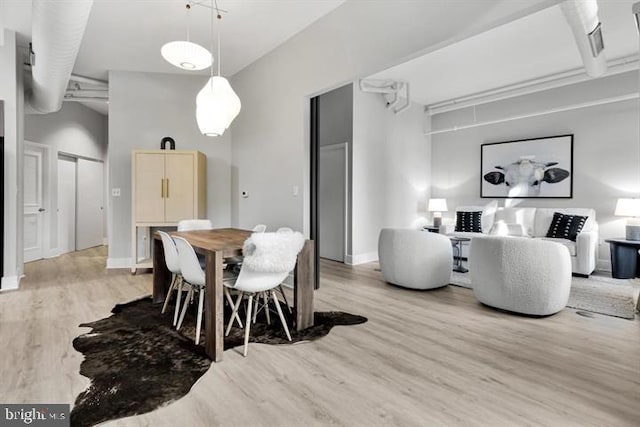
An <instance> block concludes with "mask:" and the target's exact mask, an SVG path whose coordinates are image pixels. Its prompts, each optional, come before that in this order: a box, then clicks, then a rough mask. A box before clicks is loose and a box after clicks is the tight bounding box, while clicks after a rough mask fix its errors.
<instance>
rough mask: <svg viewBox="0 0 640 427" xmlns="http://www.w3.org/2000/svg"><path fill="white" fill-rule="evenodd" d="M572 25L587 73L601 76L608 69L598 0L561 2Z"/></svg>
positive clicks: (565, 15) (568, 0)
mask: <svg viewBox="0 0 640 427" xmlns="http://www.w3.org/2000/svg"><path fill="white" fill-rule="evenodd" d="M560 7H561V8H562V13H563V14H564V17H565V19H566V20H567V22H568V23H569V26H570V27H571V31H572V32H573V37H574V38H575V39H576V44H577V45H578V51H579V52H580V56H581V57H582V62H583V64H584V68H585V70H586V71H587V74H588V75H589V76H591V77H599V76H601V75H603V74H604V73H605V72H606V71H607V61H606V59H605V57H604V43H603V40H602V30H601V27H600V19H599V18H598V1H597V0H565V1H563V2H562V3H561V4H560Z"/></svg>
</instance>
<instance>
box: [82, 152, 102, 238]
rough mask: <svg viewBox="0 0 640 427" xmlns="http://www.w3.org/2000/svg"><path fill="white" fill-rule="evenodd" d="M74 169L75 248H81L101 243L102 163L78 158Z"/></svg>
mask: <svg viewBox="0 0 640 427" xmlns="http://www.w3.org/2000/svg"><path fill="white" fill-rule="evenodd" d="M76 171H77V183H78V185H77V197H76V250H82V249H87V248H92V247H94V246H99V245H102V240H103V236H104V232H103V230H102V227H103V219H102V218H103V213H104V204H103V192H104V187H103V185H104V184H103V177H104V165H103V163H102V162H97V161H92V160H85V159H78V162H77V169H76Z"/></svg>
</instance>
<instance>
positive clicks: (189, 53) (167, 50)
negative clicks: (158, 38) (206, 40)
mask: <svg viewBox="0 0 640 427" xmlns="http://www.w3.org/2000/svg"><path fill="white" fill-rule="evenodd" d="M186 9H187V40H186V41H184V40H179V41H173V42H169V43H167V44H165V45H164V46H162V48H161V49H160V54H162V57H163V58H164V59H165V60H166V61H167V62H168V63H170V64H171V65H174V66H176V67H178V68H182V69H183V70H188V71H195V70H204V69H205V68H207V67H209V66H211V64H212V63H213V56H212V55H211V52H209V51H208V50H207V49H205V48H204V47H202V46H200V45H199V44H196V43H193V42H191V41H190V37H189V11H190V10H191V5H190V4H189V3H187V5H186Z"/></svg>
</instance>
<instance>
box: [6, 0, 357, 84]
mask: <svg viewBox="0 0 640 427" xmlns="http://www.w3.org/2000/svg"><path fill="white" fill-rule="evenodd" d="M4 1H5V4H4V6H3V8H4V9H3V11H2V12H3V13H4V14H5V17H6V18H4V19H3V21H4V25H5V26H7V27H9V28H11V29H14V30H16V31H17V32H18V33H19V34H20V40H21V42H22V43H23V44H25V45H26V42H28V41H29V40H30V38H31V0H4ZM343 2H344V0H296V1H290V0H233V1H232V0H218V5H219V7H220V8H221V9H224V10H227V11H228V13H225V14H223V20H222V26H221V36H222V62H221V65H222V74H223V75H227V76H229V75H233V74H234V73H236V72H237V71H239V70H241V69H242V68H244V67H245V66H247V65H248V64H250V63H251V62H253V61H255V60H256V59H258V58H260V57H261V56H263V55H264V54H266V53H267V52H269V51H270V50H272V49H274V48H275V47H277V46H278V45H280V44H282V43H283V42H284V41H285V40H287V39H288V38H290V37H292V36H293V35H295V34H296V33H298V32H300V31H301V30H302V29H304V28H305V27H307V26H309V25H310V24H311V23H313V22H314V21H316V20H317V19H319V18H321V17H322V16H324V15H326V14H327V13H329V12H331V11H332V10H333V9H335V8H336V7H338V6H340V5H341V4H342V3H343ZM0 3H1V2H0ZM186 3H187V0H94V4H93V8H92V10H91V15H90V17H89V22H88V24H87V28H86V30H85V34H84V39H83V41H82V45H81V47H80V52H79V54H78V58H77V61H76V65H75V68H74V70H73V72H74V74H79V75H82V76H85V77H92V78H97V79H101V80H106V79H107V78H108V71H109V70H128V71H147V72H161V73H190V72H189V71H182V70H180V69H178V68H175V67H173V66H171V65H170V64H168V63H167V62H165V61H164V59H162V57H161V56H160V47H161V46H162V45H163V44H165V43H167V42H169V41H173V40H183V39H185V38H186V30H187V15H186V9H185V4H186ZM192 3H193V1H192ZM197 3H204V4H209V3H210V0H197ZM189 22H190V28H191V41H193V42H196V43H198V44H201V45H203V46H205V47H207V48H208V49H210V45H211V37H210V25H209V23H210V9H209V8H206V7H202V6H197V5H196V6H193V7H192V9H191V12H190V19H189ZM214 57H215V58H216V60H218V55H214ZM207 72H208V71H206V70H205V71H202V72H200V73H202V74H206V73H207Z"/></svg>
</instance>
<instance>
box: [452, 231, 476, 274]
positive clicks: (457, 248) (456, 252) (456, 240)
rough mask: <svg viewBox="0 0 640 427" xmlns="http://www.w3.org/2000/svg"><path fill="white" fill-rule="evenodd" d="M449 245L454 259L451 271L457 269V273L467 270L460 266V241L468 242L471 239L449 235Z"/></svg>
mask: <svg viewBox="0 0 640 427" xmlns="http://www.w3.org/2000/svg"><path fill="white" fill-rule="evenodd" d="M449 239H451V245H452V246H453V251H454V255H453V259H454V260H456V262H455V264H453V271H457V272H458V273H467V272H468V271H469V270H468V269H466V268H464V267H463V266H462V243H463V242H470V241H471V239H470V238H468V237H454V236H450V237H449Z"/></svg>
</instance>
